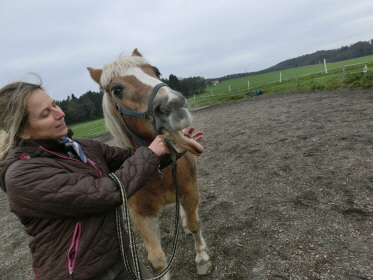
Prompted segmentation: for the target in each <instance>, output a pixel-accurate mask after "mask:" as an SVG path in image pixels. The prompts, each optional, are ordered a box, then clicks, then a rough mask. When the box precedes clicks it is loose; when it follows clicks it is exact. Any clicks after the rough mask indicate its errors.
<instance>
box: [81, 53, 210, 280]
mask: <svg viewBox="0 0 373 280" xmlns="http://www.w3.org/2000/svg"><path fill="white" fill-rule="evenodd" d="M88 70H89V72H90V75H91V77H92V79H93V80H94V81H95V82H96V83H98V84H99V87H100V89H101V90H103V91H105V93H104V96H103V110H104V117H105V122H106V126H107V128H108V130H109V132H110V133H111V135H112V136H113V138H114V140H115V141H116V143H117V145H118V146H120V147H127V146H131V147H139V146H140V145H149V144H150V143H151V142H152V141H153V139H154V138H155V136H156V135H157V134H159V133H167V134H169V137H168V138H169V139H170V140H171V141H169V143H170V144H171V146H173V149H175V150H176V151H177V152H179V153H180V152H185V151H186V153H185V154H184V155H183V156H182V157H181V158H180V159H178V160H177V177H178V185H179V193H180V205H181V207H180V213H181V219H182V225H183V228H184V230H185V231H186V232H189V231H190V232H191V233H192V234H193V236H194V240H195V250H196V259H195V261H196V268H197V273H198V274H208V273H210V272H211V269H212V263H211V261H210V257H209V255H208V254H207V246H206V243H205V241H204V239H203V237H202V233H201V225H200V220H199V216H198V202H199V193H198V186H197V168H196V156H198V155H200V154H201V153H202V152H203V148H202V146H201V145H200V144H198V143H197V142H196V141H194V140H192V139H190V138H187V137H184V135H183V134H182V133H181V132H180V131H181V130H182V129H184V128H186V127H188V126H190V125H191V119H192V118H191V113H190V111H189V105H188V103H187V101H186V99H185V98H184V96H183V95H182V94H181V93H179V92H177V91H174V90H172V89H171V88H169V87H168V86H166V85H165V84H163V83H162V82H161V81H160V72H159V70H158V69H157V68H156V67H154V66H152V65H150V64H149V63H148V62H147V61H146V60H145V59H144V58H143V57H142V55H141V54H140V53H139V51H138V50H137V49H135V50H134V51H133V53H132V56H120V57H119V58H118V59H117V60H115V61H113V62H112V63H109V64H107V65H105V66H104V67H103V69H93V68H91V67H88ZM128 112H129V113H128ZM127 113H128V114H127ZM171 169H172V167H171V166H169V167H167V168H164V169H162V170H161V171H160V172H161V173H162V174H161V173H155V174H153V176H152V177H151V179H150V180H149V181H148V182H147V183H146V184H145V185H144V187H143V188H141V189H140V190H139V191H138V192H137V193H136V194H135V195H133V196H132V197H131V198H130V199H129V201H128V205H129V208H130V213H131V217H132V221H133V224H134V225H135V227H136V229H137V231H138V232H139V234H140V236H141V238H142V240H143V241H144V244H145V247H146V249H147V252H148V260H149V262H150V264H151V266H152V268H153V270H154V271H155V272H157V273H159V272H161V271H163V270H164V269H165V267H166V266H167V263H166V256H165V254H164V252H163V250H162V248H161V237H160V233H159V231H160V230H159V212H160V210H161V208H162V207H163V206H165V205H167V204H171V203H175V191H174V182H173V176H172V171H171ZM163 174H164V176H161V175H163ZM188 229H189V231H188ZM162 279H170V276H169V274H166V275H165V276H164V277H163V278H162Z"/></svg>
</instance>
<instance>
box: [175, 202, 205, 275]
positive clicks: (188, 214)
mask: <svg viewBox="0 0 373 280" xmlns="http://www.w3.org/2000/svg"><path fill="white" fill-rule="evenodd" d="M192 200H193V199H192ZM181 204H182V208H183V210H182V215H185V218H186V219H185V224H186V227H187V228H188V229H189V230H190V232H191V233H192V234H193V237H194V242H195V250H196V254H197V255H196V269H197V274H200V275H206V274H209V273H210V272H211V270H212V262H211V260H210V256H209V255H208V254H207V245H206V242H205V240H204V238H203V236H202V231H201V223H200V220H199V216H198V207H197V201H194V200H193V201H192V202H191V201H187V200H184V201H182V202H181ZM183 224H184V222H183Z"/></svg>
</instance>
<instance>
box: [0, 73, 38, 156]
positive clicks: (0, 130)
mask: <svg viewBox="0 0 373 280" xmlns="http://www.w3.org/2000/svg"><path fill="white" fill-rule="evenodd" d="M38 89H42V90H43V88H42V86H41V79H40V78H39V83H38V84H33V83H27V82H15V83H11V84H8V85H6V86H4V87H3V88H1V89H0V160H3V159H4V158H5V157H6V155H7V154H8V152H9V150H10V149H11V148H12V147H14V146H16V143H17V142H19V138H18V134H19V133H20V132H21V131H22V130H23V129H24V128H25V127H26V124H27V118H28V113H27V99H28V97H29V96H30V94H31V93H33V92H34V91H35V90H38Z"/></svg>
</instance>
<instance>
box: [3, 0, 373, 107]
mask: <svg viewBox="0 0 373 280" xmlns="http://www.w3.org/2000/svg"><path fill="white" fill-rule="evenodd" d="M0 35H1V52H0V65H1V67H0V86H3V85H5V84H7V83H10V82H13V81H16V80H27V81H34V78H32V77H30V76H27V75H26V74H27V73H29V72H36V73H38V74H39V75H40V76H41V77H42V80H43V84H44V86H45V88H46V90H47V91H48V93H49V94H50V95H51V96H52V98H55V99H57V100H63V99H66V97H67V96H68V95H71V94H72V93H73V94H74V95H75V96H80V95H82V94H84V93H85V92H87V91H89V90H93V91H98V87H97V85H96V84H95V83H94V82H93V81H92V80H91V78H90V76H89V74H88V71H87V70H86V67H87V66H90V67H94V68H101V67H102V66H103V65H104V64H106V63H108V62H111V61H113V60H115V59H116V58H117V57H118V56H119V55H120V54H125V55H130V54H131V53H132V51H133V49H135V48H138V49H139V51H140V52H141V53H142V54H143V56H144V57H145V58H146V59H147V60H148V61H149V62H150V63H151V64H153V65H155V66H157V67H158V68H159V69H160V71H161V73H162V74H163V77H164V78H168V77H169V75H170V74H174V75H176V76H178V77H182V78H187V77H192V76H202V77H204V78H216V77H221V76H224V75H229V74H235V73H243V72H245V71H247V72H252V71H258V70H262V69H265V68H268V67H270V66H273V65H275V64H277V63H279V62H281V61H284V60H286V59H290V58H294V57H298V56H301V55H305V54H309V53H313V52H315V51H318V50H328V49H336V48H339V47H341V46H349V45H350V44H353V43H356V42H358V41H369V40H371V39H373V1H372V0H356V1H351V0H282V1H279V0H263V1H254V0H210V1H209V0H168V1H167V0H106V1H97V0H63V1H61V0H58V1H57V0H33V1H32V0H12V1H9V0H0ZM25 75H26V76H25Z"/></svg>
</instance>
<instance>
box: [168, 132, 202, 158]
mask: <svg viewBox="0 0 373 280" xmlns="http://www.w3.org/2000/svg"><path fill="white" fill-rule="evenodd" d="M163 132H164V133H166V134H167V135H169V137H168V138H166V140H167V142H168V144H169V145H171V147H172V149H173V150H174V151H175V152H177V153H179V154H181V153H184V152H185V151H188V152H191V153H192V154H193V155H195V156H199V155H200V154H201V153H203V150H204V149H203V147H202V145H201V144H199V143H198V142H197V141H195V140H193V139H191V138H188V137H186V136H185V135H184V134H183V133H181V132H180V131H169V130H166V129H165V130H164V131H163Z"/></svg>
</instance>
